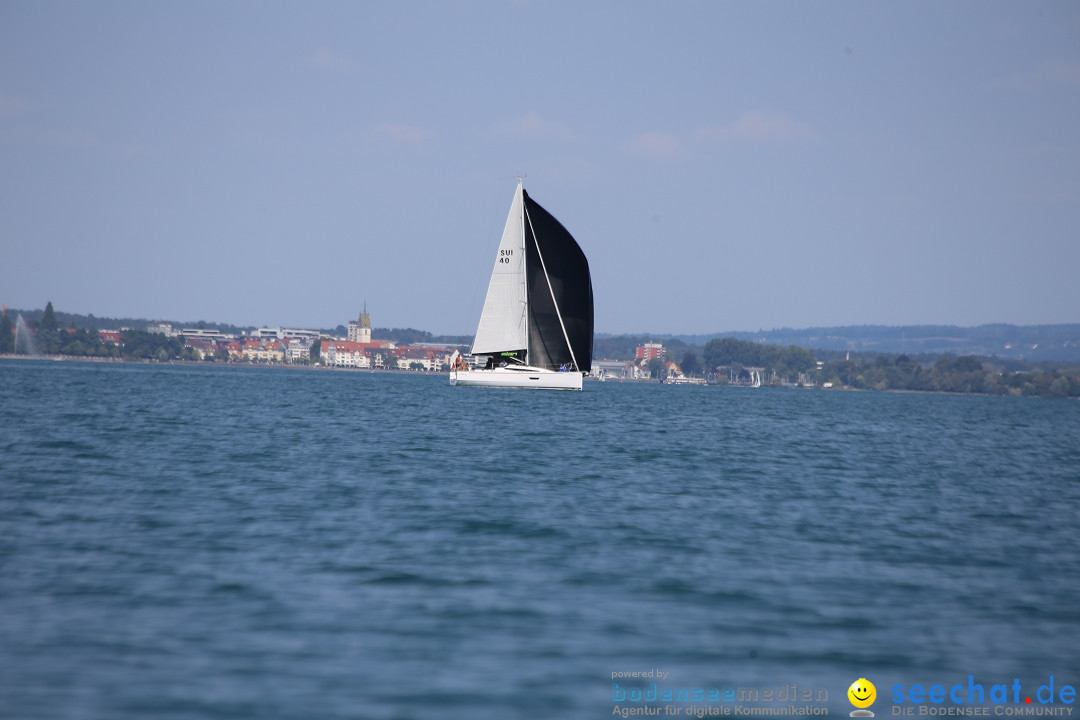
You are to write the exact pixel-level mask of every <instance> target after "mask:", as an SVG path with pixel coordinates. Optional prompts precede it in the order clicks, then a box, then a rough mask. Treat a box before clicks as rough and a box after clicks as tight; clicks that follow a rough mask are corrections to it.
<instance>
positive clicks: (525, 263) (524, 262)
mask: <svg viewBox="0 0 1080 720" xmlns="http://www.w3.org/2000/svg"><path fill="white" fill-rule="evenodd" d="M524 188H525V178H524V177H522V176H521V175H518V186H517V194H518V196H519V197H520V198H521V221H520V226H521V232H520V236H521V266H522V268H524V272H523V273H522V274H521V281H522V282H523V283H525V305H524V307H523V308H522V310H523V311H524V312H525V362H526V363H527V362H529V360H530V357H529V254H528V253H527V252H525V212H526V211H525V197H524V194H523V190H524Z"/></svg>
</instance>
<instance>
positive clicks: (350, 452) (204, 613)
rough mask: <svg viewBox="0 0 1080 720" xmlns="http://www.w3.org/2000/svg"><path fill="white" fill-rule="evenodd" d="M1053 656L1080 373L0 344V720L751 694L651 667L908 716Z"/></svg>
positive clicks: (1067, 591) (1076, 647) (1039, 675)
mask: <svg viewBox="0 0 1080 720" xmlns="http://www.w3.org/2000/svg"><path fill="white" fill-rule="evenodd" d="M649 671H653V672H654V673H655V672H656V671H660V672H662V673H665V675H663V676H661V677H659V678H658V677H653V678H649V677H647V676H646V677H638V678H634V677H633V676H629V675H627V673H632V672H646V673H647V672H649ZM616 675H617V677H613V676H616ZM969 676H970V677H971V678H973V679H972V680H969ZM1051 677H1052V678H1053V681H1052V682H1053V683H1054V684H1055V688H1056V689H1055V692H1060V688H1061V686H1062V685H1065V684H1070V685H1072V686H1076V685H1080V403H1077V402H1072V401H1065V400H1046V399H1029V398H998V397H973V396H945V395H917V394H884V393H854V392H838V391H833V392H827V391H800V390H772V389H748V388H728V387H699V386H678V387H672V386H660V385H654V384H621V383H598V382H591V383H590V382H587V383H586V385H585V390H584V391H583V392H581V393H545V392H529V391H509V390H507V391H501V390H491V389H479V388H453V387H451V386H450V385H449V384H448V382H447V378H446V376H445V375H439V376H424V375H409V374H376V373H368V372H333V371H302V370H285V369H270V368H252V367H196V366H168V365H133V364H104V363H80V362H49V361H41V360H5V361H0V717H3V718H20V719H22V718H25V719H37V718H49V719H50V720H51V719H55V718H177V719H179V718H290V719H291V718H297V719H299V718H321V719H337V718H387V719H388V718H402V719H403V718H462V719H464V718H470V719H471V718H480V719H487V718H490V719H496V718H499V719H502V718H556V717H558V718H604V717H610V716H612V714H613V712H614V713H617V712H619V711H620V708H627V707H631V708H638V709H642V710H649V709H655V710H659V711H662V712H667V713H668V715H669V716H670V715H673V714H674V715H682V716H689V715H690V714H691V713H692V712H694V711H695V708H697V712H698V713H699V714H700V713H702V712H704V711H709V708H712V711H721V710H724V709H727V710H729V711H730V710H732V709H733V708H734V705H733V704H732V703H727V704H726V705H725V704H724V702H722V701H721V702H716V701H710V700H708V699H706V700H705V701H704V702H701V703H694V702H686V701H682V702H679V701H675V702H665V701H663V700H657V701H651V696H650V695H649V694H650V692H653V691H654V683H658V686H659V688H660V691H661V692H663V690H664V688H666V687H668V688H669V687H674V688H676V690H678V689H679V688H696V687H701V688H707V689H708V688H720V689H721V690H723V689H725V688H743V689H745V688H755V689H760V690H761V691H762V692H765V691H767V690H768V689H770V688H771V689H776V692H775V693H774V694H773V695H772V696H771V701H772V702H773V704H772V705H770V704H769V701H765V700H763V699H762V698H761V697H759V698H757V699H758V700H759V702H757V703H756V704H754V703H750V704H747V703H743V704H742V705H740V706H739V707H740V708H743V707H749V706H753V707H759V708H765V709H766V710H769V709H770V708H780V707H782V706H784V705H783V704H782V703H780V702H779V700H780V694H781V693H782V692H786V691H787V689H789V688H791V686H793V685H794V686H796V687H797V688H798V691H799V693H802V692H803V691H804V690H809V691H812V692H813V694H814V700H813V701H814V702H816V703H818V705H817V707H820V708H822V709H824V711H825V712H828V713H829V714H831V715H832V716H834V717H847V714H848V712H849V711H850V710H852V709H853V708H852V705H851V704H850V703H849V702H848V698H847V695H846V692H847V688H848V686H849V685H850V684H851V683H852V682H853V681H855V680H856V679H858V678H868V679H870V680H872V681H873V683H874V684H875V685H876V686H877V692H878V699H877V702H876V705H875V706H874V707H873V710H875V711H876V714H877V715H878V717H883V716H887V715H890V714H894V713H896V712H897V710H896V709H895V707H896V703H894V702H893V700H892V699H891V698H890V695H891V694H892V692H893V690H892V688H893V687H894V686H895V685H902V686H903V687H904V688H910V686H911V685H913V684H920V683H921V684H923V685H925V686H930V685H932V684H935V683H940V684H943V685H944V686H945V687H946V688H948V687H950V685H952V684H954V683H955V684H963V686H964V687H965V688H967V686H968V684H969V682H971V683H977V684H980V685H981V686H984V687H985V689H986V691H987V692H989V691H990V690H991V686H992V685H994V684H1003V685H1009V686H1010V687H1011V683H1013V681H1014V679H1015V680H1017V681H1018V682H1019V683H1021V684H1022V687H1023V692H1024V693H1025V694H1027V695H1030V696H1032V697H1034V695H1033V693H1035V690H1036V687H1037V686H1041V685H1044V684H1046V683H1048V682H1050V678H1051ZM620 692H628V693H629V696H628V697H638V698H643V699H642V700H641V701H638V702H636V703H635V702H634V701H632V700H630V699H627V700H626V701H622V700H621V699H620V697H619V693H620ZM744 699H746V698H744ZM650 701H651V702H650ZM905 702H906V704H907V705H911V703H910V702H907V701H906V700H905ZM904 704H905V703H900V705H904ZM1036 704H1038V703H1036ZM784 707H786V706H784ZM913 707H916V708H918V707H919V706H918V705H914V706H913ZM1009 707H1010V708H1012V707H1013V706H1012V705H1010V706H1009ZM1016 707H1017V708H1022V707H1023V701H1022V700H1021V704H1020V705H1017V706H1016ZM1075 707H1076V706H1075V705H1072V706H1070V705H1068V704H1067V703H1066V704H1065V705H1062V706H1061V708H1062V709H1070V710H1072V709H1073V708H1075ZM998 709H1000V708H998ZM739 712H743V711H742V710H740V711H739ZM916 712H917V711H916ZM736 714H738V713H736ZM776 714H783V711H782V710H780V711H777V713H776ZM819 714H820V713H819ZM992 714H993V712H991V715H992ZM1078 714H1080V713H1078Z"/></svg>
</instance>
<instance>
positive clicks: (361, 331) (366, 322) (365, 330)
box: [348, 303, 371, 343]
mask: <svg viewBox="0 0 1080 720" xmlns="http://www.w3.org/2000/svg"><path fill="white" fill-rule="evenodd" d="M348 341H349V342H356V343H369V342H371V315H369V314H368V311H367V303H364V312H362V313H360V318H359V319H358V320H350V321H349V337H348Z"/></svg>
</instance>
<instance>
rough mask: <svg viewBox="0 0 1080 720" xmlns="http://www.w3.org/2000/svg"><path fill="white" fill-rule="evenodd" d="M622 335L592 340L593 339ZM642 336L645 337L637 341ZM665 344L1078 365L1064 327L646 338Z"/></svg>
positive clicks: (1079, 354)
mask: <svg viewBox="0 0 1080 720" xmlns="http://www.w3.org/2000/svg"><path fill="white" fill-rule="evenodd" d="M616 337H625V336H615V335H597V338H598V339H608V338H616ZM640 337H645V336H640ZM647 337H648V338H649V339H651V340H653V341H663V342H665V344H667V343H668V342H670V341H672V340H674V341H677V342H678V343H681V344H685V345H688V346H693V347H703V346H704V345H705V343H707V342H708V341H709V340H712V339H714V338H720V337H733V338H736V339H738V340H752V341H754V342H761V343H765V344H768V345H799V346H801V347H805V348H809V349H812V350H839V351H844V350H851V351H853V352H880V353H908V354H923V353H925V354H943V353H952V354H954V355H986V356H997V357H1001V358H1008V359H1016V360H1028V361H1032V362H1040V361H1056V362H1062V361H1065V362H1077V361H1080V324H1068V325H1005V324H996V325H979V326H977V327H968V328H964V327H957V326H955V325H900V326H891V325H846V326H840V327H818V328H806V329H803V330H794V329H791V328H780V329H778V330H758V331H757V332H745V331H736V332H718V333H711V334H708V335H664V334H656V335H649V336H647Z"/></svg>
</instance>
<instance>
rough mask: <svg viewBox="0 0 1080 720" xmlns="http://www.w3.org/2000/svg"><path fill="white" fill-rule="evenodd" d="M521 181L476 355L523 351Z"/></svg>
mask: <svg viewBox="0 0 1080 720" xmlns="http://www.w3.org/2000/svg"><path fill="white" fill-rule="evenodd" d="M522 205H523V203H522V198H521V183H520V182H519V183H518V187H517V191H516V192H515V193H514V201H513V202H512V203H511V204H510V215H509V216H508V217H507V218H506V227H505V228H503V234H502V241H501V242H500V243H499V250H498V253H497V255H496V256H495V269H493V270H492V271H491V282H489V283H488V290H487V297H486V298H485V299H484V311H483V313H481V315H480V326H479V327H478V328H477V329H476V339H475V340H473V346H472V351H473V354H474V355H475V354H478V353H495V352H502V351H504V350H523V349H525V348H526V347H527V342H528V337H527V329H526V326H525V315H526V313H525V237H524V230H523V226H522V218H521V215H522Z"/></svg>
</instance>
